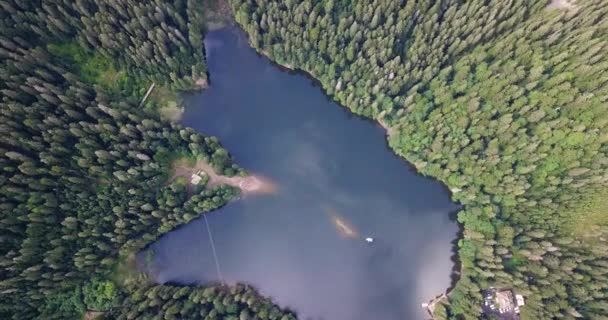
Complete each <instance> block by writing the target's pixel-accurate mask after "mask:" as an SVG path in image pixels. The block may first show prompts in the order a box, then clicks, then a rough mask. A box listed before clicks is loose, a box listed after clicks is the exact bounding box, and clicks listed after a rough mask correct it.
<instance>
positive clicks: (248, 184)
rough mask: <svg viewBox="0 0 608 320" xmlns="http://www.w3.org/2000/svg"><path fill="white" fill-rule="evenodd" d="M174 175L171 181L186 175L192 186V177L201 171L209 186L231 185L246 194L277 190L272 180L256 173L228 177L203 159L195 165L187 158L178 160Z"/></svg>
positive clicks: (174, 167) (267, 192) (266, 192)
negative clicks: (216, 170)
mask: <svg viewBox="0 0 608 320" xmlns="http://www.w3.org/2000/svg"><path fill="white" fill-rule="evenodd" d="M173 170H174V173H173V176H172V177H171V180H170V181H173V180H175V179H176V178H177V177H184V178H185V179H186V181H187V182H188V185H189V186H191V178H192V175H193V174H197V173H201V172H202V174H199V175H200V176H203V175H207V177H209V181H208V182H207V186H206V187H207V188H213V187H215V186H218V185H229V186H233V187H235V188H239V189H241V191H242V192H243V193H244V194H269V193H274V192H275V191H276V185H275V184H274V183H272V182H271V181H270V180H268V179H266V178H264V177H261V176H256V175H249V176H245V177H241V176H234V177H227V176H223V175H219V174H217V172H215V170H214V169H213V167H212V166H210V165H209V164H208V163H207V162H205V161H203V160H198V161H197V162H196V164H195V165H194V166H190V165H188V163H186V161H185V160H178V161H176V163H175V164H174V166H173Z"/></svg>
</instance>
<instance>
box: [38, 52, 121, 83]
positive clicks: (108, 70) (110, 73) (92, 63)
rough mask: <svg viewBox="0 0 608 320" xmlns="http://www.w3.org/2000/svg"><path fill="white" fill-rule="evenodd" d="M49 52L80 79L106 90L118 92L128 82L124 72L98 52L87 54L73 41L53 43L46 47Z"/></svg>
mask: <svg viewBox="0 0 608 320" xmlns="http://www.w3.org/2000/svg"><path fill="white" fill-rule="evenodd" d="M47 48H48V50H49V52H50V53H51V54H53V55H54V56H55V57H57V58H58V59H59V60H61V61H63V62H64V63H66V64H67V65H69V66H71V67H72V68H73V69H74V71H76V72H77V73H78V75H79V76H80V78H81V79H83V80H84V81H86V82H89V83H93V84H97V85H100V86H102V87H104V88H106V89H110V90H119V89H120V88H121V87H122V86H124V84H126V83H127V82H129V77H128V76H127V73H126V72H125V71H124V70H121V69H120V68H118V67H117V66H116V64H115V63H114V61H113V60H112V59H111V58H109V57H106V56H104V55H102V54H101V53H100V52H96V51H95V52H89V51H87V50H85V49H84V48H83V47H81V46H80V45H79V44H78V43H76V42H75V41H71V42H64V43H54V44H49V45H48V46H47Z"/></svg>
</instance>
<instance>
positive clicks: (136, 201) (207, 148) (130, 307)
mask: <svg viewBox="0 0 608 320" xmlns="http://www.w3.org/2000/svg"><path fill="white" fill-rule="evenodd" d="M202 10H203V8H202V6H201V2H200V1H190V0H188V1H185V0H184V1H181V0H175V1H145V2H140V1H105V0H94V1H93V0H78V1H72V0H65V1H18V0H0V58H1V63H0V70H1V71H0V92H1V102H0V132H1V135H0V153H1V157H0V168H1V170H2V174H1V175H0V206H1V208H2V210H1V211H0V319H82V318H83V317H84V316H85V314H86V315H87V318H91V317H92V316H98V317H102V318H107V319H195V318H197V319H251V318H254V317H256V318H257V319H283V320H286V319H294V316H293V314H291V313H289V312H287V311H284V310H281V309H279V308H278V307H277V306H275V305H273V304H272V302H271V301H269V300H268V299H265V298H262V297H260V296H259V295H258V294H257V293H256V292H255V291H254V290H253V289H252V288H250V287H247V286H243V285H237V286H232V287H227V286H220V285H217V286H209V287H206V288H196V287H176V286H170V285H156V284H153V283H152V282H151V281H149V280H147V279H146V276H144V275H141V274H137V272H136V271H135V267H134V266H133V264H134V261H133V255H134V253H136V252H137V251H138V250H140V249H142V248H143V247H144V246H146V245H147V244H149V243H150V242H151V241H154V240H155V239H157V238H158V237H159V235H161V234H163V233H166V232H168V231H169V230H172V229H174V228H175V227H177V226H179V225H182V224H184V223H187V222H189V221H191V220H192V219H194V218H196V217H198V216H200V215H201V214H202V213H204V212H207V211H210V210H213V209H215V208H218V207H219V206H222V205H224V204H225V203H226V202H227V201H228V200H230V199H231V198H233V197H234V196H235V195H236V194H237V193H238V191H237V190H235V189H233V188H231V187H227V186H217V187H214V188H212V189H205V190H200V191H199V192H198V193H197V194H194V195H192V196H191V197H188V194H187V190H186V189H187V188H186V185H185V184H184V183H183V182H182V181H180V180H175V181H174V182H171V183H168V182H167V181H168V175H169V167H170V162H171V160H172V159H176V158H177V157H187V158H202V159H205V160H207V161H209V162H210V163H211V164H212V165H213V166H214V167H215V169H216V170H217V171H218V172H224V173H225V174H229V175H230V174H236V173H239V172H241V169H239V168H238V167H237V166H236V165H233V164H232V163H231V160H230V158H229V156H228V153H227V152H226V150H224V149H222V147H221V146H220V144H219V142H218V140H217V139H216V138H213V137H204V136H201V135H200V134H198V133H196V132H195V131H194V130H192V129H189V128H184V127H182V126H181V125H177V124H171V123H169V122H166V121H164V120H161V119H160V118H159V116H158V115H157V114H156V113H154V112H152V111H151V110H149V109H146V108H141V107H140V106H139V100H140V99H141V98H142V96H143V92H145V91H146V89H147V87H148V86H150V84H151V83H156V84H159V85H162V86H165V87H167V88H172V89H179V90H189V89H196V88H200V87H204V85H205V84H206V74H205V72H206V71H205V64H204V53H203V45H202V36H203V27H202V21H201V17H202Z"/></svg>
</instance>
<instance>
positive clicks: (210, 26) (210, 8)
mask: <svg viewBox="0 0 608 320" xmlns="http://www.w3.org/2000/svg"><path fill="white" fill-rule="evenodd" d="M203 6H204V7H205V11H204V15H205V16H204V21H205V28H206V29H207V30H217V29H221V28H223V27H225V26H229V25H231V24H233V23H234V18H233V13H232V8H231V7H230V4H229V3H228V0H204V1H203Z"/></svg>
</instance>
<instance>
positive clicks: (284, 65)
mask: <svg viewBox="0 0 608 320" xmlns="http://www.w3.org/2000/svg"><path fill="white" fill-rule="evenodd" d="M250 45H251V43H250ZM260 53H261V54H262V55H264V56H265V57H266V58H268V60H270V61H271V62H274V63H276V64H278V65H280V66H281V67H283V68H285V69H289V70H292V71H293V70H294V68H293V66H292V65H291V64H289V63H280V62H277V61H276V59H271V58H270V56H268V51H266V50H260Z"/></svg>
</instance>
